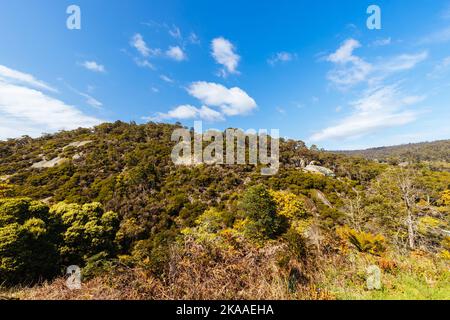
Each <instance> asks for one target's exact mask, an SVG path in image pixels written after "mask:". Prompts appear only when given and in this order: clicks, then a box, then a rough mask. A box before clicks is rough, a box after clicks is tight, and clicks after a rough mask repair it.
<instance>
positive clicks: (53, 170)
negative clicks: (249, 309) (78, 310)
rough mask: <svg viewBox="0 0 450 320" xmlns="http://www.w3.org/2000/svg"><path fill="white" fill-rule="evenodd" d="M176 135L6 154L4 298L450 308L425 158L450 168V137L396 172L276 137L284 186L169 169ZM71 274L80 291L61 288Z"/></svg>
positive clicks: (72, 134)
mask: <svg viewBox="0 0 450 320" xmlns="http://www.w3.org/2000/svg"><path fill="white" fill-rule="evenodd" d="M179 127H180V126H179V125H169V124H155V123H148V124H144V125H137V124H135V123H129V124H128V123H123V122H116V123H104V124H102V125H99V126H97V127H95V128H94V129H78V130H74V131H64V132H59V133H57V134H53V135H45V136H42V137H41V138H38V139H32V138H29V137H22V138H21V139H11V140H8V141H4V142H0V296H5V297H9V298H19V299H357V298H360V299H384V298H396V299H406V298H410V299H448V298H450V271H449V266H450V264H449V261H450V225H449V224H450V172H447V171H446V170H442V168H441V167H439V168H437V167H436V166H435V165H433V163H431V162H430V161H437V160H439V161H443V162H447V163H448V162H449V158H448V157H449V152H450V146H449V144H448V141H447V142H445V141H444V142H438V143H436V144H430V145H429V146H428V145H426V146H428V147H426V148H429V149H430V150H433V153H431V152H430V153H429V155H428V158H427V156H426V153H427V151H423V152H424V153H423V155H420V156H419V155H418V156H417V157H414V160H415V161H411V162H410V163H409V164H407V165H402V166H399V165H398V163H395V162H390V163H380V162H375V161H371V160H369V159H364V158H362V157H357V156H353V155H351V156H349V155H346V154H341V153H329V152H324V151H319V150H317V149H315V148H314V149H308V148H307V147H306V146H305V144H304V143H303V142H301V141H293V140H281V142H280V162H281V163H280V170H279V172H278V174H277V175H274V176H262V175H261V174H260V170H259V169H260V168H258V166H252V165H206V164H204V165H197V166H175V165H174V164H173V163H172V161H171V157H170V153H171V151H172V148H173V146H174V142H172V141H171V134H172V132H173V130H174V129H176V128H179ZM410 150H412V149H410ZM421 150H423V149H421ZM408 152H409V151H407V149H406V147H405V149H403V147H399V149H398V151H395V152H394V151H391V150H389V152H384V151H380V153H373V156H372V155H370V156H368V155H366V154H361V155H363V156H366V157H368V158H378V159H382V158H383V157H397V156H398V157H399V158H401V159H402V161H408V160H403V159H404V158H405V157H407V155H409V154H415V153H414V152H412V151H411V153H408ZM417 152H418V151H417ZM358 154H360V153H358ZM417 154H419V152H418V153H417ZM438 155H439V156H438ZM441 155H442V156H441ZM438 158H439V159H438ZM305 164H310V167H313V168H326V169H327V170H326V171H324V172H329V171H332V172H333V174H332V175H329V174H322V173H321V171H320V170H315V171H312V170H307V168H308V167H306V168H305ZM70 265H79V266H80V267H81V268H82V273H83V283H82V288H81V289H80V290H70V289H68V288H67V286H66V285H65V281H66V279H65V273H66V268H67V267H68V266H70ZM374 266H375V267H376V269H375V270H380V274H381V282H380V286H379V287H376V288H372V287H371V286H370V285H369V286H368V282H370V280H371V277H373V276H374V275H373V273H371V271H370V270H374V269H373V267H374Z"/></svg>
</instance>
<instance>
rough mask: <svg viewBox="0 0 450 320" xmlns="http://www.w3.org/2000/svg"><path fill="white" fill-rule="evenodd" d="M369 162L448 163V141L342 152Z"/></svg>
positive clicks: (449, 147) (449, 155)
mask: <svg viewBox="0 0 450 320" xmlns="http://www.w3.org/2000/svg"><path fill="white" fill-rule="evenodd" d="M342 153H344V154H348V155H354V156H362V157H364V158H367V159H371V160H379V161H390V162H397V163H398V162H413V163H417V162H423V161H428V162H447V163H449V162H450V140H441V141H434V142H421V143H410V144H403V145H399V146H392V147H379V148H372V149H366V150H354V151H344V152H342Z"/></svg>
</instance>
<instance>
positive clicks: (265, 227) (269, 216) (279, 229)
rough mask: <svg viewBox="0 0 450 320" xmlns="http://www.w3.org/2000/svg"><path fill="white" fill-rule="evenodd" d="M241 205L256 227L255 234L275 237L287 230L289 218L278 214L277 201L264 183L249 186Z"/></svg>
mask: <svg viewBox="0 0 450 320" xmlns="http://www.w3.org/2000/svg"><path fill="white" fill-rule="evenodd" d="M241 207H242V209H243V210H244V215H245V216H246V217H248V218H249V219H250V220H251V222H252V224H251V225H250V226H249V227H250V228H253V229H254V232H255V236H256V237H258V236H262V237H263V238H269V239H274V238H276V237H277V236H279V235H281V234H282V233H283V232H285V231H286V228H287V219H286V218H285V217H283V216H280V215H278V214H277V203H276V202H275V200H274V199H273V197H272V195H271V194H270V192H269V190H268V189H267V188H266V187H265V186H263V185H257V186H254V187H250V188H248V189H247V190H246V191H245V193H244V196H243V198H242V202H241Z"/></svg>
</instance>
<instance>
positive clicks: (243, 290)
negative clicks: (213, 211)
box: [16, 241, 328, 300]
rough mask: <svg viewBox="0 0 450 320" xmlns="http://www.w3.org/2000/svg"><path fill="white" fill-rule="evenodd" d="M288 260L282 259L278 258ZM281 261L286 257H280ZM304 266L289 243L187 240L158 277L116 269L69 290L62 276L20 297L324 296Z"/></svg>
mask: <svg viewBox="0 0 450 320" xmlns="http://www.w3.org/2000/svg"><path fill="white" fill-rule="evenodd" d="M283 255H284V257H285V258H284V260H285V261H284V262H283V263H280V256H283ZM281 260H283V259H281ZM305 270H306V268H305V267H304V264H302V263H300V262H298V261H296V260H293V259H286V247H285V245H282V244H273V245H270V246H266V247H264V248H262V249H258V248H254V247H246V248H245V250H239V251H236V250H225V249H220V250H219V249H217V248H215V249H213V248H211V249H209V248H207V247H205V246H203V245H200V244H197V243H195V242H191V241H187V242H186V243H185V244H184V247H182V248H180V247H173V248H172V249H171V253H170V261H169V263H168V265H167V270H166V273H165V274H164V275H163V276H162V277H159V278H158V277H155V276H153V275H152V274H151V273H150V272H148V271H145V270H144V269H136V268H134V269H129V268H125V267H117V268H114V270H112V271H111V272H110V273H108V274H104V275H102V276H98V277H96V278H94V279H92V280H89V281H86V282H84V283H83V287H82V289H81V290H69V289H67V288H66V286H65V280H64V279H57V280H56V281H54V282H52V283H49V284H44V285H42V286H40V287H35V288H31V289H25V290H22V291H20V292H19V293H18V294H17V295H16V296H17V297H19V298H21V299H65V300H66V299H69V300H74V299H95V300H102V299H108V300H114V299H123V300H139V299H146V300H150V299H161V300H172V299H176V300H177V299H199V300H203V299H231V300H238V299H256V300H266V299H283V300H287V299H326V298H328V296H327V295H326V294H320V293H318V291H317V290H316V289H315V288H314V287H313V286H312V285H311V282H312V278H311V276H310V275H308V274H307V273H306V272H305Z"/></svg>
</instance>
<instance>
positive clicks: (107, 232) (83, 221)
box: [50, 202, 119, 264]
mask: <svg viewBox="0 0 450 320" xmlns="http://www.w3.org/2000/svg"><path fill="white" fill-rule="evenodd" d="M50 213H51V214H52V215H53V216H54V217H55V218H56V219H58V220H59V221H60V225H59V230H60V231H61V235H62V240H63V243H62V245H61V247H60V248H59V251H60V254H61V257H62V259H63V261H64V263H69V264H83V262H84V261H85V260H86V259H88V258H89V257H92V256H93V255H96V254H98V253H100V252H105V253H107V254H113V253H114V252H115V250H116V245H115V238H116V233H117V231H118V228H119V217H118V215H117V214H116V213H114V212H112V211H108V212H104V210H103V208H102V205H101V204H100V203H96V202H94V203H88V204H84V205H78V204H67V203H65V202H61V203H58V204H56V205H54V206H53V207H52V208H51V209H50Z"/></svg>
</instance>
